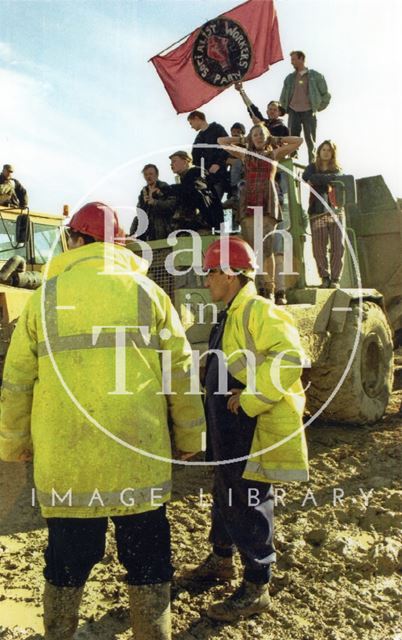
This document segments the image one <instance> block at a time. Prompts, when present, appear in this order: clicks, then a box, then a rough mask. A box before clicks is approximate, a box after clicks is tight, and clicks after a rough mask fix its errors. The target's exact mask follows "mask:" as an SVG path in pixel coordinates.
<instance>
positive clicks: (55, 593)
mask: <svg viewBox="0 0 402 640" xmlns="http://www.w3.org/2000/svg"><path fill="white" fill-rule="evenodd" d="M83 592H84V587H55V586H54V585H52V584H50V583H49V582H46V583H45V591H44V594H43V624H44V627H45V639H46V640H73V636H74V633H75V631H76V630H77V627H78V611H79V608H80V603H81V598H82V594H83Z"/></svg>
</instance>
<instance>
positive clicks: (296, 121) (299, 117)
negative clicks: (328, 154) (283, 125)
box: [288, 107, 317, 162]
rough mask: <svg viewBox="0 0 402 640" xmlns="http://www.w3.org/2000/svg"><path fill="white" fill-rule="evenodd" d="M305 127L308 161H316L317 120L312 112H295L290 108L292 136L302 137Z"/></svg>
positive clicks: (289, 120) (289, 124)
mask: <svg viewBox="0 0 402 640" xmlns="http://www.w3.org/2000/svg"><path fill="white" fill-rule="evenodd" d="M302 125H303V135H304V139H305V141H306V145H307V149H308V161H309V162H314V160H315V139H316V133H317V118H316V115H315V113H313V112H312V111H293V109H291V108H290V107H289V119H288V127H289V133H290V135H291V136H300V133H301V129H302Z"/></svg>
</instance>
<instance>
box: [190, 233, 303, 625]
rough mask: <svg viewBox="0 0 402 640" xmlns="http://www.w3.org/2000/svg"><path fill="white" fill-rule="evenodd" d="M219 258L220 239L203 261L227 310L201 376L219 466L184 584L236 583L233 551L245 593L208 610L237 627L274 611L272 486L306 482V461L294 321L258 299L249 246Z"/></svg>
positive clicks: (236, 246)
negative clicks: (203, 548) (201, 556)
mask: <svg viewBox="0 0 402 640" xmlns="http://www.w3.org/2000/svg"><path fill="white" fill-rule="evenodd" d="M223 255H225V254H224V253H223V250H222V249H221V241H220V240H217V241H216V242H213V243H212V244H211V245H210V246H209V247H208V249H207V251H206V253H205V257H204V269H205V270H206V271H208V275H207V276H206V287H208V288H209V290H210V293H211V299H212V301H213V302H215V303H217V302H222V303H223V304H224V305H225V307H224V310H223V311H222V312H221V313H220V314H219V319H218V324H217V325H215V326H214V328H213V329H212V332H211V335H210V339H209V351H208V358H207V363H206V375H205V389H206V398H205V412H206V417H207V428H208V451H207V454H208V459H209V460H213V461H214V462H221V464H219V465H216V466H215V467H214V485H213V506H212V514H211V515H212V523H211V530H210V536H209V540H210V542H211V544H212V547H213V549H212V553H211V554H210V555H209V556H208V557H207V558H206V559H205V560H204V561H203V562H201V564H200V565H198V566H197V565H187V566H185V567H184V570H183V572H182V578H183V579H186V580H194V581H221V582H223V581H226V580H230V579H232V578H234V577H236V569H235V565H234V561H233V554H234V551H235V549H236V548H237V550H238V551H239V553H240V558H241V561H242V564H243V567H244V572H243V581H242V583H241V586H240V587H239V588H238V589H237V590H236V591H235V592H234V594H233V595H231V596H230V597H229V598H228V599H227V600H225V601H224V602H221V603H218V604H213V605H212V606H211V607H210V608H209V610H208V616H209V617H211V618H213V619H215V620H219V621H227V622H231V621H234V620H236V619H237V618H239V617H248V616H251V615H253V614H256V613H261V612H263V611H266V610H268V608H269V606H270V600H269V592H268V583H269V580H270V577H271V566H272V563H273V562H275V548H274V543H273V513H274V491H273V487H272V484H271V483H272V482H276V481H278V482H290V481H305V480H308V461H307V446H306V439H305V434H304V430H303V429H302V428H301V427H302V416H303V407H304V393H303V389H302V384H301V381H300V375H301V371H302V368H301V358H302V352H301V346H300V339H299V336H298V332H297V329H296V327H295V324H294V321H293V319H292V318H291V316H290V315H289V314H287V313H286V312H285V311H284V310H283V309H282V308H280V307H275V305H273V304H272V303H271V302H270V301H268V300H264V299H263V298H261V297H260V296H257V291H256V288H255V285H254V277H255V272H256V257H255V255H254V253H253V251H252V249H251V247H250V246H249V245H248V244H247V243H246V242H244V241H243V240H241V239H240V238H236V237H230V239H229V251H228V257H227V258H226V261H227V262H228V264H227V262H226V264H224V258H223ZM228 266H229V267H230V269H231V270H233V271H231V270H228ZM222 352H223V354H224V356H225V358H226V360H223V359H222V358H221V357H220V355H221V354H222ZM239 353H242V354H243V355H242V356H239ZM234 354H236V356H235V357H231V356H232V355H234ZM281 354H282V355H281ZM278 357H279V359H278ZM290 363H291V365H290ZM249 365H250V366H249ZM250 371H252V372H253V375H252V379H251V376H250ZM222 382H224V383H226V389H227V390H228V392H227V393H226V392H222V391H221V388H222V387H223V390H224V388H225V385H224V384H223V385H222Z"/></svg>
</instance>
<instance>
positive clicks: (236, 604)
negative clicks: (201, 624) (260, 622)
mask: <svg viewBox="0 0 402 640" xmlns="http://www.w3.org/2000/svg"><path fill="white" fill-rule="evenodd" d="M269 604H270V600H269V591H268V585H267V584H255V583H254V582H247V581H246V580H243V582H242V583H241V585H240V587H239V588H238V589H237V590H236V591H235V592H234V593H233V594H232V595H231V596H230V597H229V598H227V600H224V601H223V602H218V603H217V604H213V605H211V606H210V607H209V609H208V611H207V615H208V617H209V618H212V620H221V621H224V622H232V621H234V620H238V619H239V618H248V617H250V616H252V615H254V614H256V613H262V612H263V611H266V610H267V609H268V608H269Z"/></svg>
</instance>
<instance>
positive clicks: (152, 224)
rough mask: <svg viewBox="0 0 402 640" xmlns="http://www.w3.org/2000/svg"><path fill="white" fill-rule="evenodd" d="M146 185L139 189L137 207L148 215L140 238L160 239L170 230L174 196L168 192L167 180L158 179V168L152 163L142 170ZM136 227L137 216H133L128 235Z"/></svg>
mask: <svg viewBox="0 0 402 640" xmlns="http://www.w3.org/2000/svg"><path fill="white" fill-rule="evenodd" d="M142 174H143V176H144V179H145V182H146V185H145V187H143V188H142V189H141V192H140V194H139V197H138V203H137V207H138V208H139V209H142V210H143V211H145V213H146V214H147V216H148V228H147V230H146V231H145V233H144V234H142V236H141V238H142V239H143V240H147V241H148V240H162V239H163V238H166V237H167V236H168V235H169V233H170V231H171V218H172V216H173V213H174V210H175V198H174V196H173V195H172V194H171V192H170V188H169V185H168V184H167V182H162V181H161V180H159V170H158V167H157V166H156V165H154V164H146V165H145V167H144V168H143V170H142ZM137 228H138V218H137V216H136V217H135V218H134V220H133V222H132V224H131V227H130V235H131V236H132V235H134V234H135V232H136V230H137Z"/></svg>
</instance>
